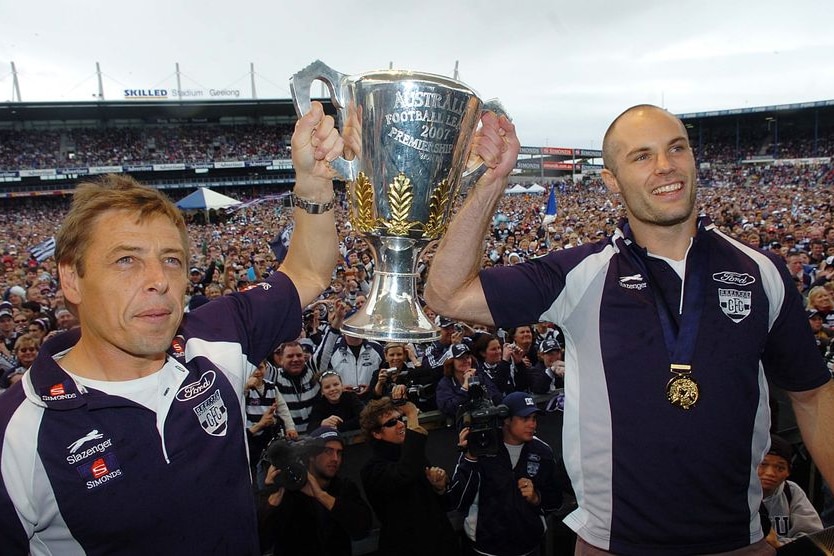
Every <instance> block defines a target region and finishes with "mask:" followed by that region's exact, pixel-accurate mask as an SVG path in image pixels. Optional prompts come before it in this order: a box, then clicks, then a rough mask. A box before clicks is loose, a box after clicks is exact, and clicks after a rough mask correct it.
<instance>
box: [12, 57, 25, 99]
mask: <svg viewBox="0 0 834 556" xmlns="http://www.w3.org/2000/svg"><path fill="white" fill-rule="evenodd" d="M12 102H23V99H22V98H20V82H19V81H18V80H17V69H16V68H15V67H14V62H12Z"/></svg>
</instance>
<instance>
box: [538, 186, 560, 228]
mask: <svg viewBox="0 0 834 556" xmlns="http://www.w3.org/2000/svg"><path fill="white" fill-rule="evenodd" d="M557 206H558V202H557V201H556V186H553V185H551V186H550V197H548V198H547V208H546V209H545V211H544V218H543V219H542V225H543V226H547V225H548V224H550V223H551V222H553V221H554V220H556V208H557Z"/></svg>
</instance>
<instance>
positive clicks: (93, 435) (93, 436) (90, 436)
mask: <svg viewBox="0 0 834 556" xmlns="http://www.w3.org/2000/svg"><path fill="white" fill-rule="evenodd" d="M100 438H104V435H103V434H101V433H100V432H98V429H93V430H91V431H90V432H88V433H87V434H85V435H84V436H82V437H81V438H79V439H78V440H76V441H75V442H73V443H72V444H70V445H69V446H67V450H69V451H70V453H71V454H74V453H75V452H77V451H78V449H79V448H80V447H81V446H83V445H84V444H86V443H87V442H89V441H91V440H98V439H100Z"/></svg>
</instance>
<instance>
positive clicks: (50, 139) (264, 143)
mask: <svg viewBox="0 0 834 556" xmlns="http://www.w3.org/2000/svg"><path fill="white" fill-rule="evenodd" d="M291 134H292V125H269V126H267V125H256V124H238V125H220V124H205V123H194V124H186V125H178V126H171V125H167V124H162V123H160V124H158V125H153V124H146V125H143V126H141V127H137V126H134V127H107V128H68V129H46V130H28V129H22V130H11V129H0V170H11V171H15V170H31V169H42V168H72V167H86V166H107V165H118V164H136V165H139V164H167V163H208V162H219V161H230V160H269V159H279V158H289V137H290V135H291ZM693 145H696V160H698V162H699V163H704V162H707V163H709V165H711V166H717V167H719V168H729V169H732V170H735V171H736V172H739V171H740V172H742V175H740V176H735V179H734V180H732V181H733V182H734V183H739V179H740V180H741V182H743V181H744V180H745V179H747V178H748V177H750V176H755V175H757V171H756V168H753V167H751V165H749V164H748V165H746V166H747V167H742V166H741V165H740V163H741V161H744V160H747V161H750V160H755V159H768V158H772V159H776V160H781V159H799V158H810V157H813V158H824V157H830V156H832V155H834V135H822V136H820V137H817V138H810V137H808V136H807V135H805V134H801V133H798V132H797V134H795V135H788V134H785V135H783V136H781V137H780V138H779V142H778V144H776V145H775V146H774V144H773V142H772V135H770V134H769V133H767V132H766V131H762V132H761V133H759V134H754V133H752V132H749V131H748V132H745V133H744V134H742V135H740V136H739V137H736V136H735V135H733V136H716V137H712V138H710V140H709V141H708V142H706V143H705V144H704V145H703V146H701V147H700V149H698V148H697V141H696V140H695V138H693ZM828 171H829V172H830V168H828ZM722 174H723V178H724V179H725V180H729V178H730V176H729V175H727V174H726V173H724V171H722ZM702 177H703V176H702ZM719 177H720V176H719ZM717 179H718V177H717ZM762 179H764V177H763V178H762ZM828 179H829V181H830V180H831V179H832V177H831V176H830V175H829V176H828ZM707 183H709V182H707ZM764 183H769V184H772V185H775V183H774V182H773V181H770V180H765V181H764Z"/></svg>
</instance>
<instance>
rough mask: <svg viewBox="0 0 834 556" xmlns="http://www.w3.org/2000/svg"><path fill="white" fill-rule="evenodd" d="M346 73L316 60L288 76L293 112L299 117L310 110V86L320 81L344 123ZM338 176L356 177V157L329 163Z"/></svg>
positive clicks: (345, 111) (345, 177)
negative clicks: (327, 90) (325, 86)
mask: <svg viewBox="0 0 834 556" xmlns="http://www.w3.org/2000/svg"><path fill="white" fill-rule="evenodd" d="M348 78H349V76H348V75H345V74H344V73H339V72H338V71H336V70H334V69H333V68H331V67H330V66H328V65H327V64H325V63H324V62H322V61H321V60H316V61H315V62H313V63H312V64H310V65H309V66H307V67H306V68H304V69H303V70H301V71H300V72H298V73H296V74H295V75H293V76H292V77H291V78H290V93H291V94H292V99H293V104H294V105H295V112H296V114H297V115H298V117H299V118H300V117H301V116H303V115H304V114H306V113H307V112H309V111H310V108H311V104H312V100H311V99H310V87H311V86H312V84H313V81H316V80H319V81H322V82H323V83H324V84H325V85H327V88H328V89H329V90H330V100H331V101H332V102H333V106H335V107H336V109H337V110H338V111H339V120H340V121H341V122H342V123H344V122H345V120H346V119H347V107H348V102H349V100H348V97H347V90H346V88H345V84H346V82H347V79H348ZM330 167H331V168H333V170H334V171H336V172H337V173H338V174H339V175H340V176H342V177H343V178H344V179H345V180H347V181H353V180H354V179H356V173H357V170H358V168H359V163H358V159H354V160H345V159H344V158H343V157H341V156H340V157H339V158H337V159H336V160H334V161H332V162H331V163H330Z"/></svg>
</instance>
